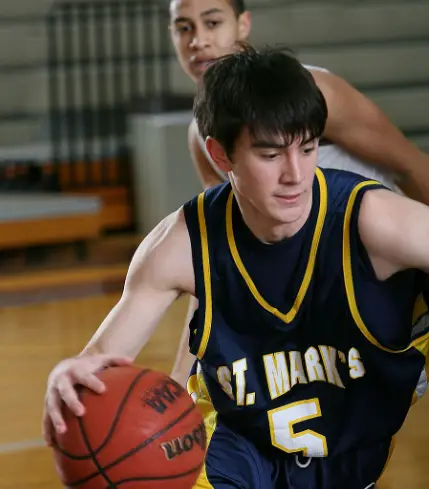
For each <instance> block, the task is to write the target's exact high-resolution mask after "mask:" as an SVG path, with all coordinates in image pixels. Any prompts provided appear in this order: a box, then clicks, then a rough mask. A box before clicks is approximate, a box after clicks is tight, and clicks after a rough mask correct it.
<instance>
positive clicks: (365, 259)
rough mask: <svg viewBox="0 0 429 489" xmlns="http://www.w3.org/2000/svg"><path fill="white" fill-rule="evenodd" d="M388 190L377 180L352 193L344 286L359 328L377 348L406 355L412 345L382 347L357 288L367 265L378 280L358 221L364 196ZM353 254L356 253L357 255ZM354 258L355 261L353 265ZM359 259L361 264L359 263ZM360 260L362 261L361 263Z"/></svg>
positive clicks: (346, 218) (345, 231) (367, 270)
mask: <svg viewBox="0 0 429 489" xmlns="http://www.w3.org/2000/svg"><path fill="white" fill-rule="evenodd" d="M377 189H386V187H385V186H384V185H382V184H380V183H379V182H377V181H375V180H365V181H362V182H360V183H359V184H357V185H356V186H355V187H354V188H353V190H352V192H351V193H350V196H349V199H348V202H347V206H346V211H345V215H344V226H343V274H344V284H345V289H346V296H347V302H348V305H349V310H350V313H351V315H352V317H353V320H354V322H355V324H356V326H357V327H358V328H359V330H360V331H361V333H362V334H363V335H364V336H365V338H366V339H367V340H368V341H369V342H370V343H372V344H373V345H374V346H376V347H377V348H379V349H381V350H383V351H386V352H389V353H402V352H405V351H407V350H408V349H409V348H410V346H411V345H408V346H407V347H406V348H404V349H398V350H396V349H391V348H387V347H386V346H384V345H382V344H381V343H380V342H379V341H378V339H377V338H376V337H375V336H374V335H373V334H372V333H371V332H370V331H369V330H368V328H367V327H366V325H365V322H364V321H363V319H362V316H361V314H360V311H359V307H358V304H357V300H356V291H355V285H354V271H356V267H357V266H359V265H363V268H364V270H365V273H367V274H368V276H369V278H370V279H371V280H374V281H376V280H377V277H376V275H375V271H374V268H373V266H372V263H371V260H370V258H369V255H368V252H367V250H366V249H365V246H364V244H363V243H362V240H361V238H360V235H359V229H358V219H359V211H360V206H361V203H362V199H363V196H364V195H365V193H366V192H367V191H371V190H377ZM353 251H354V252H355V253H353ZM352 256H353V257H354V261H353V263H352ZM356 260H358V262H356ZM359 261H360V262H359Z"/></svg>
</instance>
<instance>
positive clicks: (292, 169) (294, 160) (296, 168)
mask: <svg viewBox="0 0 429 489" xmlns="http://www.w3.org/2000/svg"><path fill="white" fill-rule="evenodd" d="M303 179H304V172H303V170H302V162H301V161H300V158H299V155H298V154H297V153H295V152H294V151H291V152H287V154H286V158H285V160H284V164H283V168H282V173H281V176H280V183H282V184H283V185H297V184H300V183H301V182H302V181H303Z"/></svg>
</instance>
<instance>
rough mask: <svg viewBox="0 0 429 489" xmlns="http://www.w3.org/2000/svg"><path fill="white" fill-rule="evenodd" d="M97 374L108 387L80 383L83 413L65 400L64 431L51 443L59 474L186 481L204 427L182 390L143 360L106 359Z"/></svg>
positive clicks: (82, 484)
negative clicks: (117, 363) (114, 363)
mask: <svg viewBox="0 0 429 489" xmlns="http://www.w3.org/2000/svg"><path fill="white" fill-rule="evenodd" d="M97 375H98V377H99V378H100V379H101V380H102V381H103V382H104V383H105V386H106V391H105V392H104V393H103V394H96V393H93V392H91V391H90V390H88V389H86V388H82V389H80V390H79V391H78V392H79V397H80V400H81V402H82V403H83V405H84V406H85V414H84V415H83V416H82V417H77V416H75V415H74V414H73V413H72V412H71V411H70V410H68V408H66V407H64V408H63V415H64V420H65V422H66V424H67V431H66V432H65V433H64V434H62V435H56V440H55V443H54V447H53V451H54V461H55V466H56V470H57V472H58V475H59V477H60V479H61V482H62V483H63V484H64V485H65V486H66V487H69V488H71V487H73V488H78V489H114V488H121V489H122V488H124V489H161V488H169V489H191V488H192V486H193V485H194V483H195V481H196V480H197V478H198V475H199V473H200V471H201V468H202V465H203V462H204V457H205V450H206V433H205V427H204V422H203V419H202V416H201V414H200V412H199V410H198V408H197V407H196V406H195V404H194V403H193V401H192V399H191V397H190V396H189V395H188V393H187V392H186V390H185V389H183V387H181V386H180V385H179V384H178V383H177V382H175V381H174V380H173V379H171V378H170V377H169V376H168V375H165V374H163V373H160V372H157V371H154V370H151V369H148V368H144V369H143V368H139V367H136V366H126V367H110V368H107V369H105V370H103V371H101V372H100V373H99V374H97Z"/></svg>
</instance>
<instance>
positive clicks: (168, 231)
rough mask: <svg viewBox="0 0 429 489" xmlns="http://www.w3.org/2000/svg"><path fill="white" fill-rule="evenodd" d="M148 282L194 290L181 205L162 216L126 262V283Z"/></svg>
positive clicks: (162, 286)
mask: <svg viewBox="0 0 429 489" xmlns="http://www.w3.org/2000/svg"><path fill="white" fill-rule="evenodd" d="M147 281H150V283H151V284H152V285H154V286H156V287H159V288H169V289H176V290H177V291H178V292H179V294H180V293H189V294H193V293H194V289H195V286H194V270H193V262H192V249H191V242H190V238H189V233H188V228H187V225H186V220H185V215H184V212H183V208H180V209H178V210H177V211H175V212H173V213H171V214H169V215H168V216H167V217H165V218H164V219H163V220H162V221H161V222H160V223H159V224H158V225H157V226H156V227H155V228H154V229H153V230H152V231H151V232H150V233H149V234H148V235H147V236H146V237H145V238H144V239H143V241H142V242H141V243H140V245H139V247H138V248H137V250H136V252H135V254H134V256H133V258H132V260H131V264H130V268H129V272H128V276H127V282H126V286H135V285H137V284H138V286H139V287H140V286H143V285H144V284H146V283H147Z"/></svg>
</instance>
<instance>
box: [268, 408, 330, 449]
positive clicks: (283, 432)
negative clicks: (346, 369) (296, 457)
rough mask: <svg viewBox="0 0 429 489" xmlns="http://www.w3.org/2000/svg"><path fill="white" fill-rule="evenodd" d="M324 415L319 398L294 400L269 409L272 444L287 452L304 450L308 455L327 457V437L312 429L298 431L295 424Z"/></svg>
mask: <svg viewBox="0 0 429 489" xmlns="http://www.w3.org/2000/svg"><path fill="white" fill-rule="evenodd" d="M319 416H322V413H321V411H320V404H319V399H308V400H306V401H298V402H293V403H292V404H287V405H286V406H282V407H279V408H276V409H271V410H270V411H268V421H269V424H270V434H271V442H272V444H273V445H274V446H275V447H277V448H280V450H283V451H284V452H287V453H294V452H301V451H302V452H303V454H304V456H306V457H326V456H327V455H328V445H327V443H326V437H324V436H323V435H320V434H319V433H316V432H315V431H312V430H304V431H297V432H295V430H294V425H295V424H297V423H301V422H302V421H307V420H309V419H313V418H318V417H319Z"/></svg>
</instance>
